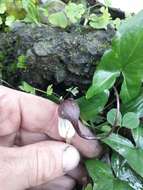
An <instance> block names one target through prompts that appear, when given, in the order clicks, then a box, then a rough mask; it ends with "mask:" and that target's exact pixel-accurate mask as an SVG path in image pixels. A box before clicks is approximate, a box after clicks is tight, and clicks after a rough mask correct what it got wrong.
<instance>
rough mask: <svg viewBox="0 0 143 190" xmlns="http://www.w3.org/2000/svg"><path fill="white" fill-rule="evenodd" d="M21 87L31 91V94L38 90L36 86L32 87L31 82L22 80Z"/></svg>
mask: <svg viewBox="0 0 143 190" xmlns="http://www.w3.org/2000/svg"><path fill="white" fill-rule="evenodd" d="M19 88H20V89H21V90H23V91H25V92H28V93H31V94H35V92H36V90H35V88H34V87H32V86H31V85H30V84H28V83H27V82H24V81H23V82H22V85H21V86H19Z"/></svg>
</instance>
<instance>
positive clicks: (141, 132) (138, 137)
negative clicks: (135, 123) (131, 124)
mask: <svg viewBox="0 0 143 190" xmlns="http://www.w3.org/2000/svg"><path fill="white" fill-rule="evenodd" d="M132 135H133V138H134V141H135V143H136V147H137V148H141V149H142V150H143V125H142V124H141V125H140V126H139V127H138V128H136V129H133V130H132Z"/></svg>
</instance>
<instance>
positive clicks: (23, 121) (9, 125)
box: [0, 86, 102, 190]
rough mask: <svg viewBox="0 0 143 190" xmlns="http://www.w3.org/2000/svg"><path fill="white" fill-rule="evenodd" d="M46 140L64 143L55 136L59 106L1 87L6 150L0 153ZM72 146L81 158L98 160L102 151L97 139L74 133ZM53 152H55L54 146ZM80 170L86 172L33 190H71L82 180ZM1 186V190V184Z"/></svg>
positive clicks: (0, 132) (0, 142) (1, 137)
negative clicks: (7, 149)
mask: <svg viewBox="0 0 143 190" xmlns="http://www.w3.org/2000/svg"><path fill="white" fill-rule="evenodd" d="M79 128H80V130H81V131H82V133H83V134H85V135H90V136H91V135H92V133H91V132H90V131H89V130H88V129H87V128H85V127H84V126H83V125H82V123H81V122H79ZM92 136H93V135H92ZM45 140H46V141H47V140H49V142H51V140H56V141H64V139H62V138H61V137H60V135H59V133H58V105H57V104H55V103H53V102H51V101H49V100H47V99H44V98H41V97H38V96H34V95H31V94H27V93H23V92H20V91H16V90H12V89H10V88H6V87H4V86H0V146H1V147H2V146H4V147H5V149H2V150H1V149H0V151H3V152H5V150H6V147H14V146H22V147H23V146H25V145H29V144H33V147H34V146H35V143H37V142H41V141H45ZM54 143H56V142H51V144H52V145H53V144H54ZM71 144H72V145H73V146H74V147H76V148H77V149H78V151H79V152H80V153H81V155H82V156H84V157H89V158H92V157H98V156H99V155H100V154H101V152H102V147H101V146H100V144H99V142H98V141H97V140H86V139H84V138H81V137H80V136H79V135H78V134H77V133H76V134H75V136H74V137H73V139H71ZM40 146H41V144H40ZM48 146H49V145H48ZM61 146H63V145H61ZM1 147H0V148H1ZM27 147H30V146H27ZM27 149H28V148H27ZM32 150H33V149H31V151H32ZM54 151H58V145H57V143H56V145H55V148H54ZM1 155H3V154H1ZM0 165H1V160H0ZM81 171H85V169H84V168H83V166H80V167H78V168H76V169H75V170H73V171H72V172H71V173H69V174H68V175H64V176H62V177H60V178H57V179H56V180H52V181H50V182H49V183H45V182H44V185H42V187H41V186H38V185H37V187H35V188H32V190H34V189H35V190H40V189H46V190H52V189H55V190H56V189H62V190H70V189H72V188H73V187H74V185H75V179H79V178H81V181H82V179H83V181H84V180H85V178H86V172H81ZM9 175H10V174H9ZM55 177H56V175H55ZM0 186H1V187H2V185H1V182H0Z"/></svg>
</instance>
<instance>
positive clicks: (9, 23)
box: [5, 15, 15, 27]
mask: <svg viewBox="0 0 143 190" xmlns="http://www.w3.org/2000/svg"><path fill="white" fill-rule="evenodd" d="M14 21H15V17H14V16H13V15H12V16H7V17H6V21H5V25H6V26H9V27H11V26H12V24H13V23H14Z"/></svg>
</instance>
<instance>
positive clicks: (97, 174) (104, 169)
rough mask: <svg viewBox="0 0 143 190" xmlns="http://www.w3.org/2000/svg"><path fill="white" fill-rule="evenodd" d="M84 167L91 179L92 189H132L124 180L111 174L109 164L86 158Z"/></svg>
mask: <svg viewBox="0 0 143 190" xmlns="http://www.w3.org/2000/svg"><path fill="white" fill-rule="evenodd" d="M86 167H87V169H88V172H89V174H90V176H91V178H92V180H93V184H94V185H93V189H94V190H109V189H110V190H115V189H116V190H123V189H124V190H125V189H126V190H132V188H131V187H130V186H129V185H128V184H127V183H126V182H124V181H121V180H119V179H118V178H115V177H114V176H113V173H112V170H111V168H110V165H108V164H106V163H103V162H101V161H99V160H88V161H86Z"/></svg>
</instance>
